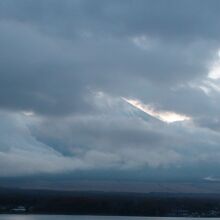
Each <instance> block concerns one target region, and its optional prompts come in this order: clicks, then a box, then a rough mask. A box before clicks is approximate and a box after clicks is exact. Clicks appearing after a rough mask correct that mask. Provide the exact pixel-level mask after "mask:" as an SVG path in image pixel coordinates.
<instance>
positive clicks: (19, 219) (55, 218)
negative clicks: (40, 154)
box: [0, 215, 220, 220]
mask: <svg viewBox="0 0 220 220" xmlns="http://www.w3.org/2000/svg"><path fill="white" fill-rule="evenodd" d="M125 219H127V220H145V219H146V220H151V219H153V220H184V219H185V220H190V219H192V220H199V218H159V217H117V216H115V217H104V216H71V215H69V216H68V215H0V220H125ZM214 219H218V220H220V218H211V220H214ZM200 220H201V219H200ZM202 220H210V218H202Z"/></svg>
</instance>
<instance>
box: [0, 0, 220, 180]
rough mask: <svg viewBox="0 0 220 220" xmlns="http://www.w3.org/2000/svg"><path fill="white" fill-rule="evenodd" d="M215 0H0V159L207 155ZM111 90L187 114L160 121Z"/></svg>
mask: <svg viewBox="0 0 220 220" xmlns="http://www.w3.org/2000/svg"><path fill="white" fill-rule="evenodd" d="M219 4H220V3H219V1H217V0H216V1H215V0H210V1H202V0H200V1H199V0H198V1H197V0H195V1H193V2H192V1H181V2H176V1H173V0H168V1H166V2H163V1H150V0H148V1H142V0H141V1H138V2H137V1H132V0H130V1H105V0H104V1H99V0H94V1H84V0H82V1H78V0H75V1H69V0H65V1H62V2H61V1H51V0H46V1H41V0H40V1H25V0H21V1H13V0H9V1H2V2H1V3H0V33H1V35H0V47H1V51H0V58H1V59H0V110H1V115H0V119H1V126H0V137H1V141H0V157H1V160H0V161H1V162H0V165H1V166H0V167H8V170H9V172H8V174H9V175H16V174H17V175H25V174H34V173H42V172H47V173H54V172H70V171H74V170H77V169H88V170H90V169H91V170H94V169H128V168H129V169H132V168H137V167H141V168H143V169H153V168H156V167H157V168H158V167H161V169H162V168H164V167H170V168H171V169H172V168H173V169H174V168H176V167H179V166H180V167H184V166H186V164H187V166H188V165H189V164H190V165H191V166H194V165H195V164H200V165H203V166H205V165H206V164H207V163H210V161H211V162H212V166H213V163H218V160H219V149H218V148H219V147H218V143H219V138H220V136H219V120H220V119H219V111H220V109H219V105H218V99H219V90H218V86H219V82H218V80H214V79H210V78H209V77H208V72H209V71H210V68H211V67H212V65H213V63H214V62H217V61H218V60H219V56H218V50H219V46H220V41H219V35H220V30H219V27H218V22H217V21H218V20H219V16H220V15H219V12H218V10H217V9H218V8H219ZM204 87H205V88H206V89H208V92H206V91H204ZM121 97H126V98H132V99H139V100H141V101H142V102H143V103H145V104H150V105H152V106H154V108H155V109H156V110H161V111H174V112H176V113H179V114H184V115H187V116H188V117H191V121H190V122H181V123H174V124H166V123H163V122H161V121H159V120H157V119H155V118H153V117H151V116H149V115H146V114H145V113H143V112H141V111H139V110H137V109H134V108H133V107H131V106H129V105H128V103H125V102H124V101H123V100H122V99H121ZM25 112H26V116H25ZM27 112H29V113H30V112H32V113H31V114H32V116H27V115H28V114H27ZM9 134H11V135H12V136H13V138H11V137H10V136H9ZM30 158H34V160H33V159H30ZM27 164H28V166H27ZM210 166H211V165H210ZM15 167H16V169H14V168H15ZM0 171H1V173H0V175H1V176H4V175H7V173H6V171H5V170H4V169H1V170H0Z"/></svg>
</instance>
